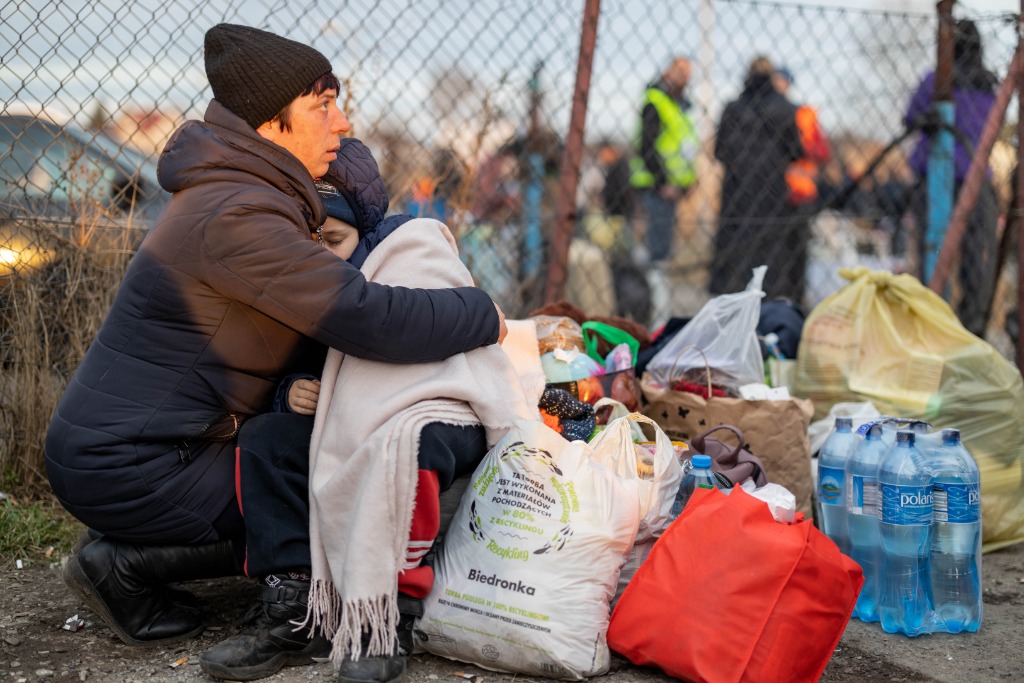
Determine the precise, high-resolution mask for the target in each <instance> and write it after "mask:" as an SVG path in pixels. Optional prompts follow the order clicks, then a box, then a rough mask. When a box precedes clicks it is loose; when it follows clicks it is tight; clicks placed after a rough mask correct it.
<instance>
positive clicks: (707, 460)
mask: <svg viewBox="0 0 1024 683" xmlns="http://www.w3.org/2000/svg"><path fill="white" fill-rule="evenodd" d="M690 462H691V463H693V466H694V467H708V468H710V467H711V456H710V455H695V456H693V457H692V458H690Z"/></svg>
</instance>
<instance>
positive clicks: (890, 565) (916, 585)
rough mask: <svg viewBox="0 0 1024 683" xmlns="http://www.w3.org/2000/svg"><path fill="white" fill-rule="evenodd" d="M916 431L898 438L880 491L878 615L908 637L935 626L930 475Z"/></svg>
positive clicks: (884, 465) (881, 472)
mask: <svg viewBox="0 0 1024 683" xmlns="http://www.w3.org/2000/svg"><path fill="white" fill-rule="evenodd" d="M915 441H916V439H915V434H914V432H907V431H900V432H897V433H896V443H895V444H894V445H893V447H892V448H890V449H889V450H888V451H886V453H885V455H884V456H883V457H882V462H881V464H880V465H879V466H878V488H879V490H880V492H881V494H882V515H881V519H880V523H879V532H880V535H881V538H882V582H881V584H882V585H881V592H880V593H879V600H878V617H879V621H881V622H882V629H883V630H884V631H885V632H886V633H897V632H903V633H905V634H907V635H908V636H916V635H919V634H921V633H928V632H930V631H931V629H932V623H931V613H932V609H931V605H932V601H931V597H930V595H929V587H930V582H929V576H928V555H929V551H930V550H931V534H932V478H931V473H930V472H929V470H928V468H927V464H926V463H925V458H924V454H922V453H921V451H920V450H918V448H917V446H916V445H915Z"/></svg>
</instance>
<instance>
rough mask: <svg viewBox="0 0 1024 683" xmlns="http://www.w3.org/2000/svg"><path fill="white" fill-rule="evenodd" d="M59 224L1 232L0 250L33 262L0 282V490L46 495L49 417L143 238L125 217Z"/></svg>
mask: <svg viewBox="0 0 1024 683" xmlns="http://www.w3.org/2000/svg"><path fill="white" fill-rule="evenodd" d="M76 209H77V210H76V215H75V216H74V217H73V218H71V219H67V220H47V219H41V218H39V219H19V220H18V221H16V222H9V223H6V224H3V225H2V226H0V249H3V248H10V247H7V246H6V245H5V244H4V242H5V241H6V242H7V243H8V244H10V243H12V242H18V238H19V237H20V238H21V242H20V244H22V245H24V244H25V242H26V238H27V241H29V243H30V244H31V245H33V246H34V248H35V250H34V251H33V257H34V260H30V262H19V263H17V264H16V265H15V266H14V267H13V268H7V269H6V272H4V273H3V275H2V276H0V325H2V328H0V329H2V334H3V337H2V343H0V367H2V368H3V372H2V373H0V491H5V492H15V493H17V494H18V495H20V496H21V497H22V498H37V497H44V496H47V495H48V494H49V485H48V484H47V479H46V472H45V466H44V461H43V443H44V439H45V436H46V429H47V426H48V425H49V422H50V416H51V415H52V413H53V410H54V408H55V406H56V404H57V401H58V400H59V399H60V396H61V394H62V393H63V391H64V388H65V386H67V382H68V380H69V379H70V378H71V376H72V374H73V373H74V371H75V368H77V366H78V363H79V362H80V361H81V359H82V357H83V355H84V354H85V352H86V350H87V349H88V347H89V344H90V343H91V342H92V339H93V337H95V335H96V332H97V331H98V330H99V327H100V325H101V323H102V322H103V318H104V316H105V315H106V312H107V310H108V309H109V307H110V304H111V302H112V301H113V297H114V294H115V293H116V291H117V287H118V285H119V283H120V281H121V279H122V277H123V275H124V271H125V268H126V266H127V264H128V261H129V259H130V257H131V254H132V253H133V247H134V245H136V244H137V243H138V241H139V239H140V238H141V232H140V231H139V230H138V229H137V228H133V225H132V221H131V218H130V217H127V218H125V217H117V216H113V215H111V214H110V213H108V212H106V211H104V210H103V209H102V208H101V207H99V206H93V205H84V204H83V203H80V205H79V206H77V207H76Z"/></svg>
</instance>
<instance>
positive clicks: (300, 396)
mask: <svg viewBox="0 0 1024 683" xmlns="http://www.w3.org/2000/svg"><path fill="white" fill-rule="evenodd" d="M317 190H318V191H319V193H320V196H321V199H322V200H323V201H324V205H325V207H326V209H327V214H328V216H329V218H328V219H327V220H326V222H325V223H324V225H323V226H322V227H321V228H320V229H319V230H317V231H316V233H314V234H313V235H312V237H313V238H314V239H316V240H317V241H318V242H320V243H321V244H322V245H323V246H324V247H325V248H326V249H328V250H330V251H331V252H333V253H334V254H336V255H337V256H338V257H339V258H345V259H348V260H349V261H350V262H351V263H352V264H353V265H356V266H357V267H359V268H360V269H361V270H362V271H363V274H364V275H365V276H366V278H367V280H369V281H375V282H386V283H389V284H393V285H402V286H406V287H459V286H465V285H472V284H473V283H472V277H471V276H470V274H469V271H468V270H467V269H466V267H465V266H464V265H463V264H462V262H461V261H460V260H459V257H458V253H457V248H456V244H455V240H454V239H453V238H452V235H451V233H450V231H449V230H448V228H447V227H446V226H445V225H444V224H443V223H440V222H439V221H436V220H432V219H413V218H412V217H410V216H388V217H385V215H384V214H385V213H386V211H387V208H388V197H387V190H386V188H385V186H384V182H383V179H382V178H381V176H380V172H379V170H378V167H377V164H376V161H375V160H374V159H373V156H372V154H371V153H370V151H369V149H368V148H367V147H366V146H365V145H364V144H363V143H361V142H359V141H358V140H356V139H354V138H348V139H345V140H342V143H341V148H340V149H339V150H338V159H337V161H335V162H334V163H332V164H331V168H330V170H329V171H328V173H327V174H325V176H324V177H323V178H321V179H319V180H318V181H317ZM385 238H387V239H386V240H385ZM317 361H319V359H317ZM538 399H539V396H533V397H527V396H526V393H525V391H524V390H523V389H522V385H521V383H520V382H519V380H518V377H517V375H516V371H515V369H514V368H513V366H512V364H511V362H510V361H509V358H508V357H507V356H506V355H505V353H504V352H503V351H502V349H501V347H500V346H498V345H492V346H489V347H483V348H480V349H476V350H474V351H472V352H469V353H464V354H459V355H456V356H453V357H451V358H448V359H444V360H438V361H435V362H430V363H420V364H415V365H399V364H390V363H382V362H376V361H373V362H371V361H365V360H363V359H360V358H356V357H354V356H345V354H343V353H341V352H338V351H336V350H334V349H330V350H328V351H327V358H326V363H325V364H324V367H323V372H322V375H321V378H320V379H319V380H318V379H317V378H316V376H315V374H314V373H310V374H298V375H293V376H290V377H289V378H288V379H286V380H285V382H283V383H282V385H281V387H280V389H279V391H278V394H277V397H276V399H275V409H276V410H281V411H284V412H286V413H294V415H282V416H281V417H283V418H294V419H293V420H292V422H291V425H290V426H288V427H287V428H283V429H282V428H281V426H280V424H281V423H280V422H279V423H278V424H277V426H276V427H275V428H274V430H273V433H267V434H266V435H265V438H266V440H267V441H266V442H263V443H251V442H250V444H240V447H241V448H246V447H249V448H251V449H256V450H259V449H262V450H264V451H266V450H271V451H273V450H278V451H280V450H282V449H290V450H292V451H294V450H296V449H297V448H302V447H303V446H304V444H309V451H308V452H309V470H308V502H307V501H305V500H298V499H296V500H294V501H290V502H289V505H290V509H291V510H302V509H304V508H303V506H304V505H308V509H309V527H308V536H305V535H304V533H303V532H304V531H305V530H304V529H297V528H292V529H291V531H290V532H285V531H281V529H282V527H283V526H288V525H282V524H281V518H280V516H278V517H277V518H276V519H273V520H271V519H268V520H267V525H266V527H267V528H274V529H275V531H274V532H273V533H274V534H277V535H280V534H282V533H290V534H291V541H292V543H291V544H290V546H291V547H292V548H293V550H294V552H295V557H297V558H300V559H298V560H296V563H297V566H298V567H300V569H301V568H302V567H309V573H308V574H306V575H302V574H304V573H305V572H302V571H300V573H299V575H297V576H295V577H292V576H283V577H274V579H280V580H281V581H282V582H283V585H287V584H288V582H289V581H291V580H293V578H294V579H298V580H299V581H303V580H305V581H309V580H311V588H310V592H309V600H308V614H302V615H297V614H294V613H291V614H289V615H288V619H287V620H285V622H284V623H283V624H277V628H279V629H280V630H281V638H282V640H287V639H289V638H291V637H292V636H290V635H288V633H287V630H288V629H289V628H290V629H294V628H295V627H294V625H293V624H294V623H298V622H300V621H302V620H303V618H305V622H304V624H303V627H302V629H300V630H299V631H296V632H295V633H294V637H295V640H296V647H299V646H303V642H306V643H308V642H310V641H309V640H307V639H308V638H310V637H313V638H314V640H316V641H319V642H320V643H323V640H322V638H326V639H327V640H330V641H331V642H332V645H331V659H332V660H333V661H334V662H335V664H336V666H338V667H339V668H340V671H339V677H338V680H341V681H379V682H381V683H384V682H386V681H393V680H397V679H399V678H401V677H403V676H404V672H405V660H406V657H407V656H408V655H409V654H411V653H412V649H413V640H412V626H413V622H414V620H415V618H416V617H418V616H420V615H421V614H422V604H421V602H422V599H423V598H424V597H426V595H427V593H429V591H430V588H431V586H432V584H433V580H434V573H433V569H432V568H431V567H430V566H429V564H428V563H425V562H424V556H425V555H426V554H427V552H428V551H429V550H430V548H431V547H432V546H433V543H434V540H435V539H436V537H437V535H438V533H439V530H440V503H439V497H440V494H441V492H443V491H444V490H446V489H447V488H448V487H450V486H451V484H452V482H453V481H454V480H455V479H456V478H458V477H460V476H462V475H466V474H469V473H471V472H472V471H473V470H474V469H475V468H476V466H477V465H478V464H479V462H480V460H481V459H482V458H483V456H484V455H486V453H487V450H488V448H489V447H490V446H491V445H493V444H494V443H495V442H496V441H497V440H498V439H499V438H500V437H501V436H502V435H503V434H504V433H505V432H506V431H507V429H508V428H509V427H510V426H511V424H512V423H513V422H514V421H516V420H518V419H539V414H538V411H537V407H536V406H537V401H538ZM314 415H315V418H314V419H313V421H312V424H311V422H310V418H309V416H314ZM310 430H312V437H311V438H310V436H309V433H310ZM268 431H269V430H268ZM271 441H272V442H275V443H274V444H272V445H270V446H268V443H269V442H271ZM264 456H265V454H264ZM293 457H294V454H293ZM297 476H299V475H297ZM240 489H241V495H240V500H242V501H243V506H244V500H245V482H244V481H241V482H240ZM297 498H298V497H297ZM260 507H262V506H254V510H255V509H259V508H260ZM279 510H280V508H279ZM291 527H295V525H291ZM251 542H258V541H247V544H248V543H251ZM276 542H277V543H278V544H280V543H281V540H280V539H279V538H278V539H277V540H276ZM303 553H305V554H303ZM301 560H304V561H305V562H306V564H305V565H303V564H302V563H301ZM248 571H249V575H250V576H253V575H257V576H258V575H260V574H259V573H258V570H257V571H256V572H254V571H253V569H252V568H249V570H248ZM274 579H272V580H274ZM279 621H280V620H279ZM303 636H304V637H305V638H303ZM324 645H326V644H325V643H324ZM320 647H321V648H322V647H323V646H320ZM306 649H309V647H307V646H303V650H306ZM322 651H323V650H322V649H319V650H318V654H319V653H320V652H322ZM298 659H299V658H298V657H297V658H296V660H298ZM286 663H291V662H286ZM295 663H299V661H296V662H295ZM208 673H213V672H208Z"/></svg>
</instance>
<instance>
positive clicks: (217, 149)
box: [157, 100, 386, 231]
mask: <svg viewBox="0 0 1024 683" xmlns="http://www.w3.org/2000/svg"><path fill="white" fill-rule="evenodd" d="M378 175H379V174H378ZM254 178H256V179H259V180H262V181H263V182H265V183H266V184H267V185H269V186H270V187H272V188H273V189H275V190H277V191H279V192H283V193H284V194H286V195H288V196H290V197H292V198H294V199H295V201H296V202H297V203H298V204H299V207H300V208H301V210H302V213H303V214H304V215H305V216H306V220H307V223H308V224H309V226H310V228H309V229H310V231H312V230H316V228H318V227H320V226H321V225H323V222H324V220H325V218H326V215H327V214H326V212H325V211H324V206H323V202H321V201H320V197H319V196H318V195H317V193H316V187H315V186H314V185H313V179H312V178H311V177H310V175H309V171H307V170H306V167H305V166H303V165H302V163H301V162H300V161H299V160H298V159H296V158H295V156H293V155H292V154H291V152H289V151H288V150H286V149H285V148H283V147H281V146H279V145H276V144H274V143H273V142H271V141H270V140H267V139H266V138H264V137H262V136H260V135H259V134H257V133H255V132H254V131H253V130H252V128H250V127H249V126H248V125H247V124H246V123H245V122H244V121H243V120H242V119H240V118H239V117H237V116H235V115H234V114H232V113H231V112H230V111H228V109H226V108H225V107H224V106H223V105H221V104H220V103H219V102H217V100H211V101H210V104H209V106H208V107H207V110H206V115H205V117H204V121H188V122H186V123H184V124H183V125H182V126H180V127H179V128H178V130H176V131H175V132H174V135H172V136H171V139H170V140H168V141H167V145H166V146H165V147H164V151H163V152H162V153H161V154H160V159H159V161H158V163H157V179H158V180H159V181H160V186H161V187H163V188H164V189H165V190H167V191H168V192H171V193H175V192H180V191H182V190H187V189H189V188H193V187H196V186H198V185H202V184H210V183H221V182H233V181H234V182H238V183H247V184H251V183H252V182H253V179H254ZM385 194H386V190H385Z"/></svg>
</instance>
